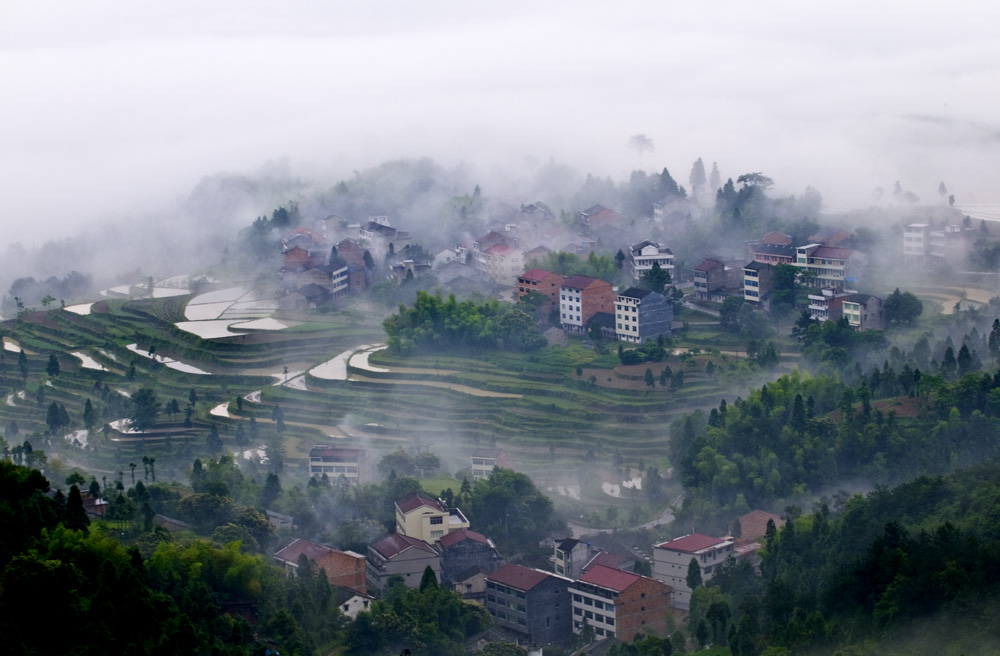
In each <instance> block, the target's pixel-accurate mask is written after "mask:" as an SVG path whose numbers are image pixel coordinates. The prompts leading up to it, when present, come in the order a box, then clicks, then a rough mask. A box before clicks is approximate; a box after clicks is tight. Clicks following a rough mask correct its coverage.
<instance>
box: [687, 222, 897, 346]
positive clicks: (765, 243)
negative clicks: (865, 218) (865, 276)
mask: <svg viewBox="0 0 1000 656" xmlns="http://www.w3.org/2000/svg"><path fill="white" fill-rule="evenodd" d="M849 237H850V235H849V234H848V233H847V231H845V230H841V229H835V228H823V229H821V230H819V231H818V232H817V233H816V234H813V235H810V236H809V238H808V239H807V240H806V241H807V243H806V244H804V245H802V246H795V245H794V244H793V243H792V242H793V240H792V237H791V236H789V235H786V234H782V233H780V232H770V233H768V234H766V235H764V236H763V237H762V238H761V239H759V240H756V241H752V242H748V243H747V244H746V259H748V260H750V261H749V262H747V263H746V264H741V263H740V262H725V261H722V260H717V259H711V258H707V259H704V260H702V261H701V262H700V263H699V264H698V265H697V266H695V267H694V269H693V270H692V278H693V280H694V287H695V294H696V296H697V297H698V299H699V300H702V301H709V302H715V303H721V302H723V301H724V300H725V299H727V298H729V297H733V296H736V297H741V298H743V300H744V301H746V302H747V303H750V304H751V306H752V307H754V308H756V309H760V310H767V309H769V308H770V300H771V290H772V288H773V286H774V280H775V271H776V267H777V266H778V265H780V264H785V265H789V266H794V267H796V268H797V269H799V272H800V274H801V275H803V276H804V277H806V278H808V279H809V280H810V282H809V285H810V286H811V287H815V288H817V289H818V290H819V293H818V294H810V295H809V305H808V308H807V309H808V311H809V314H810V315H811V316H812V318H813V319H815V320H817V321H826V320H827V319H830V320H833V321H837V320H839V319H840V318H841V317H846V318H847V320H848V323H850V325H851V327H852V328H854V329H855V330H882V329H884V328H885V314H884V312H883V310H882V299H881V298H879V297H877V296H872V295H871V294H859V293H857V291H855V290H852V289H850V286H851V285H852V284H854V283H855V282H856V281H857V280H858V278H859V277H860V276H861V275H862V273H863V272H864V269H865V267H866V265H867V258H866V257H865V255H864V254H863V253H861V252H860V251H857V250H854V249H852V248H846V247H845V246H844V243H845V242H846V241H847V240H848V238H849Z"/></svg>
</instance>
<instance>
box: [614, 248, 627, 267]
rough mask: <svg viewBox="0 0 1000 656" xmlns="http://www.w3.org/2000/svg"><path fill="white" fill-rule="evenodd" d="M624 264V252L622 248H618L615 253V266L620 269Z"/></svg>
mask: <svg viewBox="0 0 1000 656" xmlns="http://www.w3.org/2000/svg"><path fill="white" fill-rule="evenodd" d="M624 265H625V253H623V252H622V249H620V248H619V249H618V252H617V253H615V267H617V268H618V269H621V268H622V267H623V266H624Z"/></svg>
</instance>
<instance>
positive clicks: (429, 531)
mask: <svg viewBox="0 0 1000 656" xmlns="http://www.w3.org/2000/svg"><path fill="white" fill-rule="evenodd" d="M460 528H469V520H468V519H466V518H465V515H463V514H462V511H461V510H459V509H458V508H449V507H448V506H446V505H444V502H443V501H441V500H440V499H434V498H432V497H429V496H427V495H425V494H411V495H410V496H408V497H406V498H404V499H400V500H399V501H397V502H396V532H397V533H400V534H402V535H408V536H410V537H414V538H418V539H420V540H423V541H424V542H427V543H428V544H433V543H435V542H437V541H438V540H440V539H441V538H442V537H444V536H445V535H447V534H448V533H451V532H452V531H457V530H458V529H460Z"/></svg>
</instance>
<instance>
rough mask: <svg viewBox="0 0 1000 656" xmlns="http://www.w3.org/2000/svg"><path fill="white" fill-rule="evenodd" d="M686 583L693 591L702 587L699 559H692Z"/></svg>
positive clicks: (685, 579)
mask: <svg viewBox="0 0 1000 656" xmlns="http://www.w3.org/2000/svg"><path fill="white" fill-rule="evenodd" d="M684 582H685V583H687V587H688V588H689V589H691V590H694V589H695V588H697V587H699V586H701V584H702V582H701V566H700V565H698V559H697V558H692V559H691V562H690V563H688V571H687V576H686V577H685V578H684Z"/></svg>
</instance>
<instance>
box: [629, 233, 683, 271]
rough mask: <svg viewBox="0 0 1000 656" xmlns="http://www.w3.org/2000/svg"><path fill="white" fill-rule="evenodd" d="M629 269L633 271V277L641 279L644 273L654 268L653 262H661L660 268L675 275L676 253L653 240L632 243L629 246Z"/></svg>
mask: <svg viewBox="0 0 1000 656" xmlns="http://www.w3.org/2000/svg"><path fill="white" fill-rule="evenodd" d="M628 263H629V269H631V271H632V278H634V279H635V280H639V279H640V278H642V274H644V273H646V272H647V271H649V270H651V269H652V268H653V264H659V265H660V268H661V269H663V270H664V271H666V272H667V273H669V274H670V277H671V279H673V276H674V253H673V251H671V250H670V249H669V248H667V247H666V246H661V245H660V244H658V243H656V242H652V241H640V242H639V243H638V244H632V245H631V246H629V248H628Z"/></svg>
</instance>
